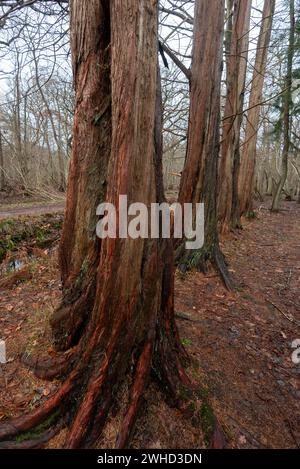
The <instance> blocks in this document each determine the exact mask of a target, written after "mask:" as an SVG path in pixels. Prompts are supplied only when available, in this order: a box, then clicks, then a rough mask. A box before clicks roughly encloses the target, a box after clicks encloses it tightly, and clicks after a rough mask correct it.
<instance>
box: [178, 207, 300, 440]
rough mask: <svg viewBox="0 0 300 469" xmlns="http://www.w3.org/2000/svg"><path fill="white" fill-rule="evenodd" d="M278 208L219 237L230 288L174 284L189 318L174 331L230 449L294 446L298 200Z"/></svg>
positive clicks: (298, 389)
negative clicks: (198, 371) (202, 379)
mask: <svg viewBox="0 0 300 469" xmlns="http://www.w3.org/2000/svg"><path fill="white" fill-rule="evenodd" d="M284 209H285V210H286V211H284V212H280V213H279V214H271V213H270V212H269V211H267V210H265V207H264V209H262V210H261V211H260V212H259V215H258V216H259V220H253V221H252V222H246V223H245V227H244V230H243V231H241V232H240V233H237V234H235V235H230V236H229V237H228V239H226V240H225V242H224V252H225V254H226V256H227V259H228V261H229V264H230V268H231V270H232V274H233V276H234V278H235V281H236V284H237V286H238V287H237V290H238V291H237V292H236V293H234V294H230V293H228V292H227V291H226V290H225V289H224V288H223V287H222V285H221V284H220V281H219V279H218V278H216V277H215V276H214V273H212V274H211V275H212V277H211V278H207V277H206V278H205V277H203V275H201V274H190V275H189V276H188V277H186V278H184V279H182V278H178V281H177V301H176V308H177V311H181V312H183V313H186V314H188V315H189V316H190V320H181V321H180V326H181V335H182V337H184V338H186V340H188V341H189V343H190V345H189V346H188V347H187V348H188V350H189V352H190V353H191V354H192V355H193V356H194V357H195V358H196V359H197V360H198V361H199V364H200V367H201V368H203V369H204V370H205V371H206V376H207V382H208V386H209V390H210V395H211V396H212V400H213V407H214V408H215V409H216V410H217V414H218V417H219V419H220V421H221V422H222V424H223V426H224V428H225V429H227V432H228V437H229V439H230V440H231V443H230V445H231V446H233V447H242V448H264V447H271V448H278V447H280V448H282V447H284V448H287V447H299V445H300V364H299V365H296V364H293V362H292V359H291V356H292V352H293V349H292V347H291V343H292V341H293V340H295V339H297V338H299V339H300V205H297V204H295V203H291V202H290V203H285V204H284Z"/></svg>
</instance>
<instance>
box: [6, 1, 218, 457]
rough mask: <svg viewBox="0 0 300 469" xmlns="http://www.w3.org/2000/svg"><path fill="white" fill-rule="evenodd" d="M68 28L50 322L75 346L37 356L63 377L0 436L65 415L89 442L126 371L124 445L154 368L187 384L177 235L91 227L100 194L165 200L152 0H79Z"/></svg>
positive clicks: (43, 371)
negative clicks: (176, 298)
mask: <svg viewBox="0 0 300 469" xmlns="http://www.w3.org/2000/svg"><path fill="white" fill-rule="evenodd" d="M203 3H205V4H206V3H207V4H209V2H206V1H205V2H203ZM214 3H216V4H217V3H218V2H214ZM71 38H72V39H71V46H72V54H73V68H74V79H75V87H76V116H75V124H74V139H73V155H72V162H71V169H70V176H69V186H68V196H67V208H66V220H65V224H64V228H63V237H62V243H61V254H60V257H61V265H62V277H63V289H64V300H63V306H62V307H61V308H60V309H59V311H58V312H57V313H56V314H55V317H54V318H53V326H54V337H55V339H56V344H57V348H59V349H69V348H70V346H73V347H72V348H71V349H70V350H68V351H67V352H64V353H61V354H60V355H58V357H57V358H56V359H53V360H52V361H51V360H49V361H46V362H44V361H39V362H37V363H36V373H37V374H38V375H39V376H43V377H47V378H50V377H51V376H53V375H58V374H59V375H61V377H62V384H61V387H60V389H59V390H58V391H57V392H56V393H55V394H54V395H53V396H51V397H50V398H49V399H48V400H47V401H46V402H45V403H44V404H42V405H41V406H40V407H38V408H36V409H35V410H33V411H31V412H29V413H28V414H25V415H23V416H21V417H18V418H15V419H11V420H7V421H5V422H3V423H2V424H1V426H0V440H1V441H2V443H0V446H1V447H25V448H29V447H37V446H41V445H43V444H44V443H45V442H46V441H47V440H48V439H49V438H51V437H52V436H53V435H54V434H55V433H56V432H57V431H58V430H59V429H60V428H61V426H62V425H67V426H68V434H67V438H66V443H65V446H66V447H67V448H78V447H88V446H91V445H92V444H93V443H94V442H95V441H96V440H97V439H98V437H99V435H100V434H101V432H102V429H103V427H104V425H105V422H106V418H107V415H108V412H109V410H110V408H111V406H112V404H113V403H114V400H115V399H116V396H117V393H118V390H119V387H120V384H121V383H122V382H123V381H124V379H127V380H128V382H129V383H130V387H131V391H130V395H129V398H128V402H127V410H126V411H125V413H124V415H123V418H122V419H121V425H120V429H119V435H118V438H117V441H116V447H120V448H122V447H125V446H126V445H127V444H128V441H129V438H130V435H131V432H132V429H133V426H134V422H135V418H136V415H137V411H138V408H139V405H140V401H141V397H142V394H143V391H144V389H145V385H146V383H147V379H148V377H149V374H150V371H151V370H152V371H153V373H154V374H155V375H156V377H157V378H158V379H159V380H160V382H161V383H162V385H163V387H164V389H165V390H167V391H168V392H169V393H170V395H172V396H173V397H174V398H175V397H176V398H177V396H178V391H179V390H181V391H182V386H185V385H188V384H189V381H188V378H187V376H186V374H185V371H184V369H183V367H182V364H181V360H180V359H181V358H182V357H183V356H184V355H185V352H184V350H183V349H182V347H181V345H180V341H179V337H178V333H177V329H176V325H175V321H174V311H173V285H174V279H173V272H174V269H173V255H172V245H171V243H170V240H163V239H141V238H140V239H136V240H133V239H119V238H118V239H106V240H104V241H103V242H102V243H100V241H99V240H97V239H96V237H95V228H96V218H95V210H96V205H97V204H98V203H100V202H101V201H103V200H104V199H105V200H107V201H109V202H112V203H114V204H116V205H117V203H118V197H119V195H121V194H127V195H128V202H129V203H131V202H136V201H138V202H143V203H145V204H146V205H148V206H149V204H151V203H152V202H161V201H163V199H164V195H163V188H162V176H161V173H162V172H161V154H162V140H161V103H160V92H159V80H158V73H157V44H158V41H157V1H151V2H149V1H148V0H147V1H146V0H141V1H139V2H137V1H136V0H122V2H120V1H118V0H111V1H110V2H109V1H108V0H81V1H80V2H79V1H76V0H72V1H71ZM132 370H133V371H132ZM50 420H51V422H52V423H51V427H50V428H48V429H47V426H49V421H50ZM40 424H43V428H44V430H43V431H42V433H40V432H41V430H40V428H41V427H40ZM36 430H37V431H39V435H38V436H37V437H36V438H35V439H34V440H32V439H30V438H32V436H30V435H32V432H34V431H36ZM28 431H30V434H29V433H27V436H26V434H25V435H24V433H26V432H28ZM20 435H21V436H22V438H21V439H20V438H19V436H20ZM16 437H18V438H17V439H16ZM26 438H29V439H26ZM23 439H24V441H22V442H20V441H21V440H23ZM18 441H19V442H18Z"/></svg>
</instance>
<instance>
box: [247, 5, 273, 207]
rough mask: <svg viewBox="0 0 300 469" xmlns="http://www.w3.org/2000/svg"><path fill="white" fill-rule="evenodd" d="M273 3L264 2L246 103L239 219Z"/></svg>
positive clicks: (250, 171) (250, 168)
mask: <svg viewBox="0 0 300 469" xmlns="http://www.w3.org/2000/svg"><path fill="white" fill-rule="evenodd" d="M275 1H276V0H265V3H264V9H263V14H262V18H263V19H262V23H261V29H260V34H259V38H258V43H257V52H256V59H255V65H254V71H253V77H252V84H251V92H250V99H249V112H248V114H247V124H246V131H245V141H244V145H243V148H242V158H241V168H240V175H239V204H240V213H241V215H243V214H244V213H246V212H248V211H251V210H252V202H253V200H252V197H253V184H254V173H255V161H256V144H257V136H258V128H259V117H260V106H259V105H258V103H260V102H261V100H262V93H263V86H264V79H265V73H266V65H267V57H268V48H269V44H270V38H271V31H272V24H273V16H274V10H275Z"/></svg>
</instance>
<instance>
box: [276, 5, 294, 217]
mask: <svg viewBox="0 0 300 469" xmlns="http://www.w3.org/2000/svg"><path fill="white" fill-rule="evenodd" d="M289 16H290V32H289V44H288V51H287V71H286V78H285V92H284V96H283V149H282V161H281V176H280V180H279V183H278V184H277V187H276V191H275V194H274V197H273V201H272V207H271V210H272V211H273V212H278V210H279V204H280V197H281V192H282V190H283V188H284V185H285V182H286V178H287V174H288V157H289V151H290V146H291V140H290V137H291V122H290V119H291V108H292V105H293V96H292V84H293V58H294V53H295V0H290V8H289Z"/></svg>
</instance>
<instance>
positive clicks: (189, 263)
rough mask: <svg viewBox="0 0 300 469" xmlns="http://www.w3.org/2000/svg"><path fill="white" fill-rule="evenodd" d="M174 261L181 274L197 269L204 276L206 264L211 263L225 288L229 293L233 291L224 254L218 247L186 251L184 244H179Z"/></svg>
mask: <svg viewBox="0 0 300 469" xmlns="http://www.w3.org/2000/svg"><path fill="white" fill-rule="evenodd" d="M175 261H176V264H177V266H178V268H179V270H180V271H181V272H183V273H185V272H187V271H189V270H192V269H197V270H199V271H200V272H203V273H204V274H207V271H208V268H207V266H208V263H209V262H211V263H212V264H213V265H214V266H215V268H216V270H217V272H218V273H219V275H220V277H221V279H222V281H223V283H224V285H225V287H226V288H227V289H228V290H229V291H231V290H233V289H234V284H233V281H232V279H231V276H230V274H229V271H228V268H227V265H226V260H225V257H224V254H223V253H222V252H221V250H220V248H219V246H215V245H214V246H211V247H210V248H209V249H207V248H206V249H204V248H202V249H200V250H193V251H188V250H186V249H185V245H184V243H181V244H180V245H179V246H178V247H177V249H176V254H175Z"/></svg>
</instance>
